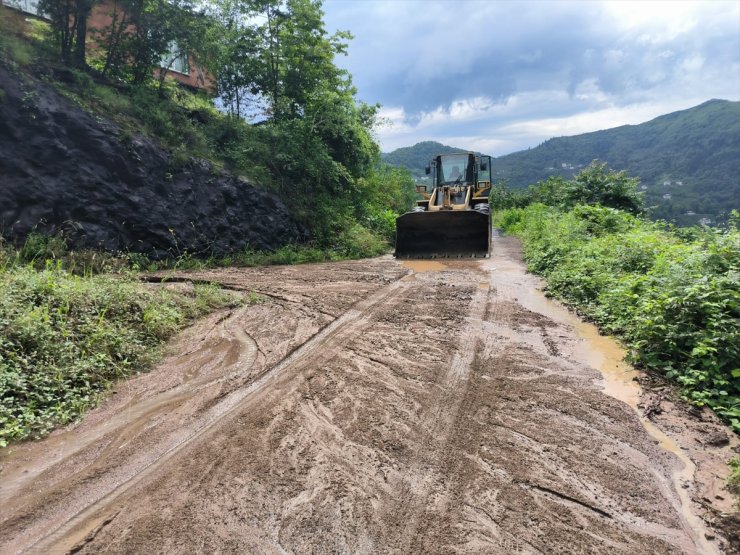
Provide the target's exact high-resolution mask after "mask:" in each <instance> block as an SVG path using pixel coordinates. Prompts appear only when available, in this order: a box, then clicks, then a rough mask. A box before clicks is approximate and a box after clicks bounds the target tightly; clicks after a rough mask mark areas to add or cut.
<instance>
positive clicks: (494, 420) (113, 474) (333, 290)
mask: <svg viewBox="0 0 740 555" xmlns="http://www.w3.org/2000/svg"><path fill="white" fill-rule="evenodd" d="M494 248H495V254H494V256H493V258H492V259H490V260H486V261H456V262H449V263H444V264H439V263H421V264H416V265H414V264H412V265H411V268H412V269H413V271H411V270H410V269H409V268H408V266H403V265H401V264H400V263H398V262H396V261H395V260H393V259H391V258H383V259H376V260H371V261H367V260H365V261H356V262H347V263H339V264H320V265H311V266H301V267H290V268H267V269H249V270H224V271H213V272H201V273H199V274H197V275H191V277H194V278H197V279H207V280H213V281H217V282H219V283H222V284H223V285H224V286H226V287H229V288H234V289H241V290H244V291H245V292H249V291H255V292H257V293H259V294H261V295H263V296H264V297H265V298H266V302H264V303H262V304H259V305H254V306H250V307H247V308H244V309H239V310H237V311H234V312H232V313H224V314H220V315H214V316H212V317H211V318H210V319H208V320H206V321H204V322H202V323H200V324H199V325H198V326H196V327H195V328H193V329H191V330H189V331H188V332H187V333H186V334H185V335H184V336H183V337H182V338H181V339H180V340H179V341H178V342H177V343H176V344H175V345H173V354H172V355H171V356H170V357H169V358H167V360H165V361H164V362H163V363H162V364H161V365H160V366H159V367H158V368H157V369H155V370H154V371H153V372H152V373H150V374H147V375H143V376H140V377H137V378H135V379H132V380H130V381H128V382H126V383H123V384H121V385H120V386H119V388H118V391H117V394H116V395H115V396H113V398H112V399H111V400H110V401H109V402H107V403H106V404H105V405H104V406H102V407H101V408H100V409H98V410H96V411H94V412H93V413H91V414H90V416H89V417H88V418H86V419H85V420H84V421H83V422H82V423H81V424H79V425H78V426H77V427H76V428H73V429H70V430H65V431H61V432H58V433H56V434H54V435H52V436H51V437H49V438H48V439H46V440H44V441H42V442H38V443H34V444H26V445H22V446H19V447H17V448H15V449H14V450H13V452H12V453H10V454H7V453H6V454H5V455H3V458H2V459H0V464H2V469H1V470H0V483H1V484H2V486H0V487H1V488H2V489H1V490H0V500H1V501H2V503H1V504H0V507H1V508H0V551H3V552H16V551H22V550H29V551H32V552H34V551H35V552H49V551H55V550H59V551H65V550H70V549H74V550H75V551H77V552H89V553H99V552H185V551H187V552H191V551H198V552H213V551H222V552H224V551H226V552H250V553H285V552H294V553H454V552H461V553H603V552H610V553H625V554H627V553H713V552H733V551H736V550H737V545H736V544H732V543H731V542H732V538H724V537H722V535H721V533H720V532H718V531H713V530H712V529H711V528H710V527H708V526H707V525H706V524H705V523H704V522H703V521H702V520H701V519H700V518H698V516H697V515H698V513H699V512H701V509H700V508H699V506H698V505H697V504H694V503H693V502H692V501H690V499H689V498H690V497H694V498H696V499H698V500H700V501H701V498H702V497H706V500H705V501H703V502H704V504H706V505H708V508H707V509H705V511H704V512H705V516H709V517H713V518H716V519H717V520H716V522H717V523H725V524H726V523H728V522H730V520H729V517H728V518H727V519H725V520H722V517H721V516H720V513H721V512H722V511H724V512H730V510H731V509H730V508H729V505H728V504H725V505H723V502H724V500H721V499H716V498H715V497H714V495H720V496H721V493H720V492H721V481H720V478H719V477H717V476H716V475H715V474H716V472H717V471H718V469H719V468H721V466H717V465H719V464H720V463H721V461H722V459H723V458H724V457H726V455H727V454H728V453H729V451H730V450H731V449H737V448H738V447H737V445H738V442H737V440H736V438H734V437H731V436H730V435H729V434H727V432H724V431H723V428H722V427H721V425H719V424H717V423H716V421H713V420H712V419H711V417H708V416H706V415H704V416H701V418H703V419H704V420H703V421H702V422H699V420H697V417H696V416H691V415H690V414H689V413H686V412H684V411H682V410H681V409H679V408H675V407H674V408H671V406H669V405H670V403H668V402H665V401H664V402H663V403H662V409H663V410H662V413H661V414H659V415H658V417H659V418H658V419H657V422H658V424H659V427H661V428H662V429H664V430H667V431H668V432H670V431H671V430H670V428H671V426H675V427H676V428H678V427H681V428H682V429H683V430H684V431H683V432H682V433H683V434H684V435H678V436H677V437H675V438H674V439H673V440H671V441H674V442H675V441H677V442H678V443H679V444H680V445H681V446H682V447H686V449H683V450H682V451H684V452H686V453H688V454H689V455H691V456H692V458H693V463H694V464H696V473H695V474H696V476H699V478H700V480H699V482H694V481H689V482H687V483H681V482H680V481H679V483H678V484H677V481H678V478H680V477H681V476H683V475H682V472H683V470H682V469H683V467H684V464H685V462H682V459H681V458H679V457H677V456H676V455H675V454H674V453H672V452H671V451H670V450H667V449H665V448H664V447H663V446H662V445H660V441H661V439H659V438H656V437H655V433H660V432H659V431H658V432H650V431H649V430H647V429H646V428H645V425H644V423H643V422H642V421H641V419H640V417H639V416H638V412H637V411H636V410H635V409H634V408H633V407H631V406H629V404H627V403H624V402H622V401H619V400H617V399H615V398H614V397H612V396H610V395H608V394H607V393H605V392H604V390H603V385H604V382H603V380H602V376H601V374H600V372H599V371H598V370H597V369H596V368H595V367H594V366H598V365H599V364H596V363H591V362H589V360H590V359H589V348H590V347H589V345H588V344H587V343H585V342H584V339H582V338H581V337H580V336H579V335H578V333H577V330H576V328H575V327H574V322H573V320H572V316H570V315H568V313H567V312H566V311H564V310H562V309H560V308H558V307H557V306H555V305H554V304H552V303H549V301H546V300H545V299H544V298H543V297H542V295H541V294H540V293H539V292H537V291H536V285H537V282H536V280H535V279H534V278H533V277H532V276H529V275H527V274H526V273H525V272H524V267H523V265H522V263H521V261H520V260H519V258H518V250H517V245H516V242H515V241H514V240H512V239H502V238H497V239H496V240H495V245H494ZM591 354H593V353H591ZM651 395H654V396H655V395H657V393H656V392H655V391H653V393H651ZM656 402H657V401H656ZM651 406H655V403H653V404H652V405H651ZM653 412H655V411H653ZM681 418H684V419H686V422H683V421H682V420H681ZM687 422H688V423H689V424H691V423H692V422H693V423H694V424H693V426H694V428H701V427H702V426H703V427H705V428H706V429H708V430H710V431H711V433H712V434H715V435H716V438H719V435H717V434H722V433H724V434H725V435H724V436H723V438H724V439H722V441H719V439H717V441H716V442H715V444H714V445H698V444H696V443H695V442H696V440H695V437H708V436H707V435H706V434H704V436H702V435H701V434H699V435H695V436H692V435H690V434H691V433H692V432H690V430H689V431H688V432H687V431H686V429H688V428H687V427H686V423H687ZM690 427H691V426H689V428H690ZM707 427H708V428H707ZM651 433H652V434H653V435H651ZM669 435H670V434H669ZM710 435H711V434H710ZM692 442H694V443H693V444H692ZM702 456H703V457H704V459H702V458H701V457H702ZM689 463H690V464H691V463H692V461H689ZM712 465H715V466H712ZM710 468H711V469H712V470H711V471H710V470H707V469H710ZM679 490H685V491H684V492H682V491H679ZM714 509H716V513H715V512H712V511H713V510H714ZM735 539H736V538H735Z"/></svg>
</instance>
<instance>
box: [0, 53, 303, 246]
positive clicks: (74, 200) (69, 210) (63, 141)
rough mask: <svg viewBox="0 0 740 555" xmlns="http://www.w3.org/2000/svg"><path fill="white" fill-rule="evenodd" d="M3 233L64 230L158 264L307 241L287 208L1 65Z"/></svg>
mask: <svg viewBox="0 0 740 555" xmlns="http://www.w3.org/2000/svg"><path fill="white" fill-rule="evenodd" d="M0 92H2V93H3V94H2V96H1V97H0V181H1V184H2V186H0V234H2V235H4V236H5V237H6V238H10V239H13V240H16V241H22V240H23V239H24V238H25V237H26V236H27V235H28V233H29V232H30V231H32V230H33V229H37V230H38V231H41V232H44V233H48V234H54V233H56V232H58V231H60V230H64V232H65V235H66V236H68V238H69V239H70V242H71V243H72V246H74V247H94V248H102V249H105V250H109V251H118V250H123V251H136V252H143V253H147V254H149V255H152V256H154V257H159V256H166V255H173V254H179V253H181V252H183V251H185V250H187V251H188V252H190V253H200V254H210V253H213V254H216V255H219V254H224V253H227V252H232V251H234V250H239V249H242V248H244V247H246V246H247V245H250V246H252V247H256V248H260V249H274V248H277V247H280V246H282V245H284V244H286V243H289V242H301V241H304V240H306V239H307V234H306V231H305V230H304V229H303V228H301V227H300V226H298V225H297V224H296V223H295V221H293V219H292V217H291V215H290V213H289V211H288V209H287V208H286V206H285V205H284V204H283V203H282V201H281V200H280V199H279V198H278V197H277V196H275V195H274V194H272V193H269V192H267V191H264V190H262V189H260V188H258V187H255V186H254V185H252V184H250V183H248V182H246V181H244V180H243V179H240V178H237V177H234V176H231V175H228V174H225V173H223V172H220V171H217V170H216V169H215V168H214V167H213V166H211V165H210V164H209V163H207V162H205V161H202V160H195V159H191V160H190V161H189V162H187V163H185V164H184V165H178V166H176V165H175V163H174V161H173V160H172V158H171V157H170V156H169V154H168V153H166V152H165V151H163V150H162V149H160V148H159V147H157V146H156V145H155V144H154V143H152V142H151V141H150V140H149V139H147V138H146V137H144V136H143V135H137V136H134V137H130V138H124V137H123V136H122V135H123V134H122V133H121V130H120V129H119V128H118V127H117V126H116V125H114V124H112V123H111V122H109V121H106V120H103V119H101V118H98V117H93V116H91V115H89V114H87V113H86V112H84V111H82V110H81V109H79V108H78V107H77V106H75V104H74V103H72V102H71V101H70V100H68V99H67V98H65V97H63V96H61V95H59V94H58V93H57V92H56V91H55V90H54V89H53V88H52V87H50V86H49V85H48V84H46V83H44V82H43V81H41V80H39V79H37V78H35V77H33V76H30V75H28V74H21V73H19V72H18V70H12V69H10V68H8V67H7V66H5V65H3V64H1V63H0Z"/></svg>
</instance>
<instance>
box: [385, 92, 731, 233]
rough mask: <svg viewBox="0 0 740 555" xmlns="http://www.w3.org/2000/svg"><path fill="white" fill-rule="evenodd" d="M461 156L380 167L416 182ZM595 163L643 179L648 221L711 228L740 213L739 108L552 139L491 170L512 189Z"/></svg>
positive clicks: (393, 158) (418, 149)
mask: <svg viewBox="0 0 740 555" xmlns="http://www.w3.org/2000/svg"><path fill="white" fill-rule="evenodd" d="M421 145H424V146H421ZM440 147H442V148H444V149H448V150H439V148H440ZM435 149H437V150H435ZM431 150H435V152H430V151H431ZM460 150H464V149H455V148H453V147H446V146H444V145H441V144H439V143H432V142H425V143H419V144H418V145H415V146H413V147H410V148H405V149H398V150H396V151H394V152H392V153H390V154H386V155H384V159H385V160H386V161H387V162H388V163H391V164H397V165H403V166H406V167H408V168H409V169H411V171H412V172H414V173H415V174H417V175H421V174H422V173H423V169H422V173H417V170H418V168H419V167H421V168H423V166H424V165H425V164H426V163H427V160H428V159H429V158H431V157H432V156H433V155H434V154H437V153H442V152H447V151H460ZM401 151H403V152H402V154H401V156H400V157H398V156H397V155H396V154H397V153H399V152H401ZM427 153H429V154H428V156H427ZM595 159H598V160H601V161H603V162H607V163H608V164H609V167H611V168H613V169H617V170H622V169H624V170H627V172H628V173H629V174H630V175H634V176H638V177H640V179H641V182H642V189H643V190H644V192H645V200H646V203H647V205H648V206H654V207H655V208H654V209H653V211H652V215H653V217H655V218H664V219H668V220H675V221H676V222H677V223H679V224H682V225H684V224H692V223H697V222H698V221H699V220H701V219H702V218H706V219H708V220H712V221H715V220H716V219H717V218H718V217H721V216H722V214H726V213H727V212H729V211H730V210H731V209H733V208H735V209H740V102H730V101H727V100H710V101H708V102H705V103H704V104H701V105H699V106H696V107H694V108H690V109H688V110H682V111H679V112H673V113H671V114H667V115H665V116H660V117H658V118H655V119H654V120H651V121H648V122H646V123H642V124H640V125H625V126H622V127H616V128H614V129H607V130H605V131H596V132H594V133H585V134H583V135H576V136H573V137H559V138H554V139H549V140H548V141H545V142H544V143H542V144H541V145H539V146H538V147H536V148H532V149H529V150H524V151H521V152H515V153H513V154H508V155H506V156H501V157H499V158H496V159H495V160H494V162H493V170H494V176H495V178H496V179H498V180H503V181H505V182H506V183H507V184H508V185H509V186H510V187H526V186H528V185H530V184H532V183H535V182H537V181H539V180H541V179H546V178H547V177H548V176H550V175H562V176H565V177H571V176H572V175H573V174H575V173H577V172H578V171H579V170H580V169H581V168H582V167H583V166H585V165H587V164H588V163H589V162H591V161H592V160H595ZM421 160H424V161H423V162H421ZM404 161H405V162H404ZM419 164H421V165H419Z"/></svg>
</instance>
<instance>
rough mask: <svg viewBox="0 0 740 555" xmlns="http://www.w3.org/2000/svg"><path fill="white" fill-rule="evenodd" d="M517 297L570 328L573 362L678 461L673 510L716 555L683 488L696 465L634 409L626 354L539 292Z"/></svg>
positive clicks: (635, 391) (634, 386) (635, 387)
mask: <svg viewBox="0 0 740 555" xmlns="http://www.w3.org/2000/svg"><path fill="white" fill-rule="evenodd" d="M518 293H519V297H518V299H517V301H518V302H520V303H521V304H522V305H523V306H525V307H526V308H528V309H529V310H532V311H535V312H539V313H541V314H544V315H547V316H550V317H554V318H555V319H556V320H560V321H562V322H565V323H567V324H570V325H571V326H573V328H574V329H575V330H576V333H577V334H578V337H579V338H581V339H582V340H583V342H582V343H581V344H580V345H578V347H577V348H576V350H575V352H573V358H575V359H576V360H577V361H578V362H581V363H583V364H587V365H588V366H590V367H592V368H596V369H597V370H599V372H601V375H602V377H603V379H604V393H606V394H607V395H609V396H611V397H614V398H615V399H618V400H620V401H622V402H624V403H626V404H627V405H629V406H630V407H631V408H632V409H633V410H634V411H635V413H636V414H637V416H638V418H639V419H640V423H641V424H642V426H643V428H645V431H647V433H648V434H649V435H650V436H651V437H652V438H653V439H655V441H656V442H657V443H658V445H660V447H662V448H663V449H665V450H666V451H669V452H670V453H673V454H674V455H675V456H676V457H677V458H678V460H679V461H680V462H681V465H682V466H681V468H678V469H676V470H674V472H673V474H672V476H671V478H672V482H673V489H674V491H675V492H676V495H677V496H678V501H679V504H680V506H679V507H676V508H677V510H679V512H680V514H681V515H682V516H683V519H684V522H685V523H686V525H687V526H688V527H690V528H691V530H692V532H693V535H694V537H695V539H696V543H697V545H698V546H701V549H702V552H703V553H719V551H718V550H717V547H716V546H715V545H714V544H712V543H710V542H709V541H708V540H707V539H706V537H705V535H704V533H705V531H706V530H707V527H706V525H705V524H704V522H703V521H702V520H701V518H699V516H698V515H696V514H695V513H694V511H693V502H692V501H691V497H690V495H689V492H688V490H687V489H686V488H685V484H687V483H691V482H693V479H694V473H695V472H696V465H694V463H693V461H692V460H691V459H690V458H689V457H688V456H687V455H686V454H685V453H684V452H683V451H682V450H681V448H680V447H679V445H678V444H677V443H676V442H675V441H674V440H672V439H671V438H669V437H668V436H667V435H666V434H664V433H663V432H662V431H661V430H660V429H659V428H658V427H657V426H656V425H655V424H653V422H651V421H650V420H649V419H648V418H646V417H645V416H644V415H643V414H642V411H640V409H639V408H638V406H637V403H638V402H639V400H640V395H641V393H642V388H641V387H640V385H639V384H638V383H637V382H636V381H634V379H633V378H635V377H636V376H638V375H639V374H640V373H639V371H637V370H635V369H634V368H633V367H632V366H630V365H629V364H627V363H626V362H625V361H624V358H625V356H626V355H627V352H626V351H625V350H624V349H623V348H622V347H621V346H620V345H619V343H617V341H616V340H614V339H613V338H612V337H608V336H604V335H601V334H600V333H599V330H598V328H597V327H596V326H595V325H593V324H589V323H586V322H584V321H583V320H581V319H580V318H579V317H578V316H576V315H575V314H573V313H572V312H570V311H568V309H566V308H565V307H564V306H563V305H561V304H559V303H557V302H555V301H553V300H550V299H548V298H547V297H545V296H544V294H542V292H540V291H536V292H532V293H531V294H527V295H526V296H525V295H523V294H522V291H519V292H518Z"/></svg>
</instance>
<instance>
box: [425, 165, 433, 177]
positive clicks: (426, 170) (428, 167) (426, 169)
mask: <svg viewBox="0 0 740 555" xmlns="http://www.w3.org/2000/svg"><path fill="white" fill-rule="evenodd" d="M424 171H425V172H426V174H427V175H429V174H430V173H432V168H431V167H430V166H427V167H426V168H424Z"/></svg>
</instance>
